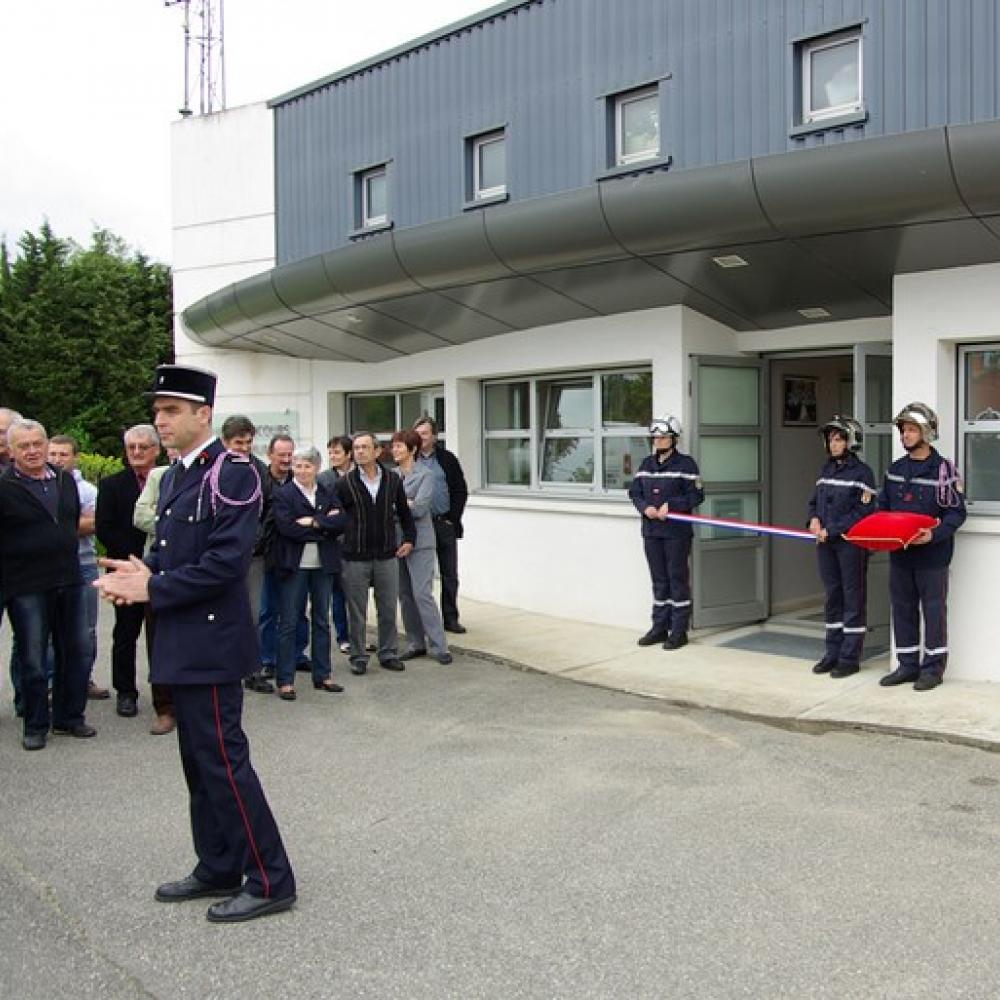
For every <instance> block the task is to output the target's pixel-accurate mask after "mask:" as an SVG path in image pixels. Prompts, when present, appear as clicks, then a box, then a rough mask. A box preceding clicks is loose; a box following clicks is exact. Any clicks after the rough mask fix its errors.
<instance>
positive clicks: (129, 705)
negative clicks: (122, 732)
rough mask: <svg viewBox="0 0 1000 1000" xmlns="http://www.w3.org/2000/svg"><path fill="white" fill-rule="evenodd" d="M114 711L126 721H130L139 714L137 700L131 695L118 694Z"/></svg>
mask: <svg viewBox="0 0 1000 1000" xmlns="http://www.w3.org/2000/svg"><path fill="white" fill-rule="evenodd" d="M115 711H116V712H117V713H118V714H119V715H122V716H124V717H125V718H126V719H131V718H132V717H133V716H136V715H138V714H139V699H138V698H136V697H135V696H134V695H131V694H120V695H118V704H117V706H116V708H115Z"/></svg>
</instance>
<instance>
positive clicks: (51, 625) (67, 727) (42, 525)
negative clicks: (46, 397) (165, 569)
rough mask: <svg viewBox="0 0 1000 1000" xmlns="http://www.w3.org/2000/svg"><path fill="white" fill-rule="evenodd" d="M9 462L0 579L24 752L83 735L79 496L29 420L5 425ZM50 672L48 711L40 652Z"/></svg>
mask: <svg viewBox="0 0 1000 1000" xmlns="http://www.w3.org/2000/svg"><path fill="white" fill-rule="evenodd" d="M7 440H8V444H9V447H10V452H11V459H12V462H11V464H10V465H9V466H7V468H5V469H4V470H3V472H2V473H0V584H2V587H3V594H4V600H5V602H6V608H7V614H8V616H9V617H10V622H11V627H12V628H13V630H14V642H15V644H16V646H17V651H18V658H19V671H20V680H21V694H22V698H23V702H24V737H23V740H22V745H23V747H24V749H25V750H41V749H43V748H44V747H45V744H46V740H47V737H48V732H49V725H50V723H51V726H52V731H53V732H54V733H57V734H60V735H66V736H76V737H78V738H84V737H89V736H94V735H96V730H95V729H94V728H93V726H89V725H87V722H86V721H85V719H84V710H85V708H86V705H87V676H88V667H87V656H86V652H87V650H86V647H87V641H86V607H85V602H84V590H83V587H84V584H83V580H82V577H81V575H80V559H79V552H78V544H77V543H78V539H77V530H78V528H79V524H80V498H79V495H78V493H77V488H76V483H75V482H74V480H73V478H72V477H71V476H70V475H68V474H67V473H66V472H63V470H62V469H56V468H53V467H52V466H51V465H49V464H48V462H47V461H46V457H47V455H48V446H49V441H48V436H47V435H46V433H45V428H44V427H43V426H42V425H41V424H40V423H38V422H37V421H35V420H15V421H14V422H13V423H11V425H10V427H9V429H8V431H7ZM50 641H51V642H52V644H53V647H54V649H55V673H54V675H53V678H52V708H51V713H50V710H49V700H48V682H47V681H46V678H45V656H46V651H47V650H48V647H49V642H50Z"/></svg>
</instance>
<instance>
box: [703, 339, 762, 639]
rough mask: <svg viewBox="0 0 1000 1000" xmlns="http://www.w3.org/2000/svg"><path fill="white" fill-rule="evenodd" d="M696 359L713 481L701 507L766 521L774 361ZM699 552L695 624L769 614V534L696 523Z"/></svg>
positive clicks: (708, 478) (706, 476) (707, 475)
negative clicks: (768, 407)
mask: <svg viewBox="0 0 1000 1000" xmlns="http://www.w3.org/2000/svg"><path fill="white" fill-rule="evenodd" d="M691 364H692V404H693V406H692V412H693V415H694V426H693V428H692V434H691V452H692V454H693V456H694V458H695V461H697V462H698V466H699V468H700V470H701V475H702V481H703V482H704V486H705V502H704V503H703V504H702V506H701V508H700V510H699V511H698V513H701V514H705V515H708V516H711V517H727V518H733V519H736V520H741V521H761V520H765V519H766V516H767V502H766V494H765V489H764V483H765V470H766V467H767V455H766V440H767V438H766V435H765V433H764V432H765V424H766V416H765V404H764V399H765V393H764V386H765V385H766V381H765V378H764V375H765V368H766V362H764V361H759V360H756V359H754V358H712V357H694V358H692V359H691ZM692 556H693V559H692V561H693V570H694V580H693V601H694V607H693V624H694V626H695V628H704V627H707V626H718V625H740V624H745V623H748V622H756V621H760V620H762V619H764V618H766V617H767V615H768V597H767V561H768V547H767V542H766V541H765V539H764V538H763V537H762V536H760V535H752V534H749V533H746V532H736V531H728V530H726V529H724V528H702V527H696V528H695V533H694V546H693V549H692Z"/></svg>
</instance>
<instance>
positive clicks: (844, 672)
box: [830, 663, 861, 679]
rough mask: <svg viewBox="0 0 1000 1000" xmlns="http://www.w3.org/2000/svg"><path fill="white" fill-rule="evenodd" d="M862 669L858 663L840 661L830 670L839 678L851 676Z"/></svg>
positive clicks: (831, 674)
mask: <svg viewBox="0 0 1000 1000" xmlns="http://www.w3.org/2000/svg"><path fill="white" fill-rule="evenodd" d="M860 669H861V667H860V666H859V665H858V664H857V663H838V664H837V665H836V666H835V667H834V668H833V670H831V671H830V676H831V677H836V678H838V679H839V678H841V677H850V676H851V674H856V673H857V672H858V671H859V670H860Z"/></svg>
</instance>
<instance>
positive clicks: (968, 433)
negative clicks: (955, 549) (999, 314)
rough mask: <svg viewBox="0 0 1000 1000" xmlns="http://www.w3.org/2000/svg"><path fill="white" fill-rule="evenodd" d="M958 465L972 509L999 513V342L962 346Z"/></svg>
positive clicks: (981, 512) (978, 512) (986, 512)
mask: <svg viewBox="0 0 1000 1000" xmlns="http://www.w3.org/2000/svg"><path fill="white" fill-rule="evenodd" d="M960 363H961V364H960V369H959V372H960V375H959V378H960V381H961V385H960V386H959V393H960V397H961V407H962V419H961V421H960V423H959V439H960V440H959V456H960V458H959V469H960V471H961V473H962V476H963V478H964V481H965V497H966V501H967V503H968V505H969V510H970V511H974V512H975V513H977V514H1000V344H987V345H985V346H983V345H980V346H976V347H963V348H961V350H960Z"/></svg>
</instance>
